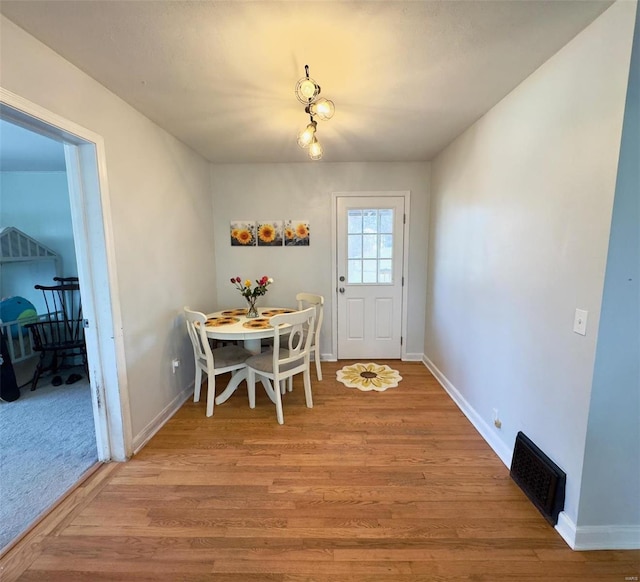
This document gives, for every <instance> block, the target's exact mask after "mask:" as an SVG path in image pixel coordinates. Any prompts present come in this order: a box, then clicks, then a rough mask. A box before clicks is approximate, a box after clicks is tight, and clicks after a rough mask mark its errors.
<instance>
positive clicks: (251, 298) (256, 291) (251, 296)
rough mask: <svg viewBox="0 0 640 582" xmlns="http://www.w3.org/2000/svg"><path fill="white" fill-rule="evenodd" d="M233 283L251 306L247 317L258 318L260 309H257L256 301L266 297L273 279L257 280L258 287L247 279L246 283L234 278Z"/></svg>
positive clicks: (265, 277) (263, 278)
mask: <svg viewBox="0 0 640 582" xmlns="http://www.w3.org/2000/svg"><path fill="white" fill-rule="evenodd" d="M231 283H233V285H235V287H236V289H237V290H238V291H240V293H241V295H242V296H243V297H244V298H245V299H246V301H247V303H248V304H249V308H248V309H247V317H249V318H252V317H258V309H257V307H256V301H257V300H258V297H260V296H261V295H264V294H265V293H266V292H267V287H268V286H269V285H271V283H273V279H271V278H270V277H267V276H266V275H265V276H264V277H262V279H256V285H255V287H253V283H252V282H251V281H250V280H249V279H247V280H246V281H245V282H244V283H243V282H242V279H240V277H232V278H231Z"/></svg>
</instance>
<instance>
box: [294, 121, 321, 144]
mask: <svg viewBox="0 0 640 582" xmlns="http://www.w3.org/2000/svg"><path fill="white" fill-rule="evenodd" d="M316 125H317V124H316V122H315V121H312V122H311V123H310V124H309V125H307V127H305V128H304V129H303V130H302V132H301V133H300V135H298V145H299V146H300V147H301V148H308V147H309V146H310V145H311V143H312V142H313V140H314V135H315V133H316Z"/></svg>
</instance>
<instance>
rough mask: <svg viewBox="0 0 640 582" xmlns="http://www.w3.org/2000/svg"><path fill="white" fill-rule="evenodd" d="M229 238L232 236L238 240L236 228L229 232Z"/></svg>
mask: <svg viewBox="0 0 640 582" xmlns="http://www.w3.org/2000/svg"><path fill="white" fill-rule="evenodd" d="M231 236H232V237H233V238H238V229H237V228H234V229H233V230H232V231H231Z"/></svg>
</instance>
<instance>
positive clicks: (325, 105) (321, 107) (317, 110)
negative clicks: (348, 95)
mask: <svg viewBox="0 0 640 582" xmlns="http://www.w3.org/2000/svg"><path fill="white" fill-rule="evenodd" d="M335 112H336V106H335V105H334V104H333V101H330V100H329V99H325V98H324V97H323V98H322V99H318V100H317V101H316V102H315V103H312V104H311V105H309V113H310V114H311V115H313V116H314V117H318V118H320V119H322V120H327V119H331V118H332V117H333V114H334V113H335Z"/></svg>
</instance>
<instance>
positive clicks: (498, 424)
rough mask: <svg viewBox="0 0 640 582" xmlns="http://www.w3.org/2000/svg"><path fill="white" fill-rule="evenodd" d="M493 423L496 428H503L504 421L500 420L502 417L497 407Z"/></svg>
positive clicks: (494, 411)
mask: <svg viewBox="0 0 640 582" xmlns="http://www.w3.org/2000/svg"><path fill="white" fill-rule="evenodd" d="M493 425H494V426H495V427H496V428H502V421H501V420H500V417H499V416H498V409H497V408H494V409H493Z"/></svg>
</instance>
